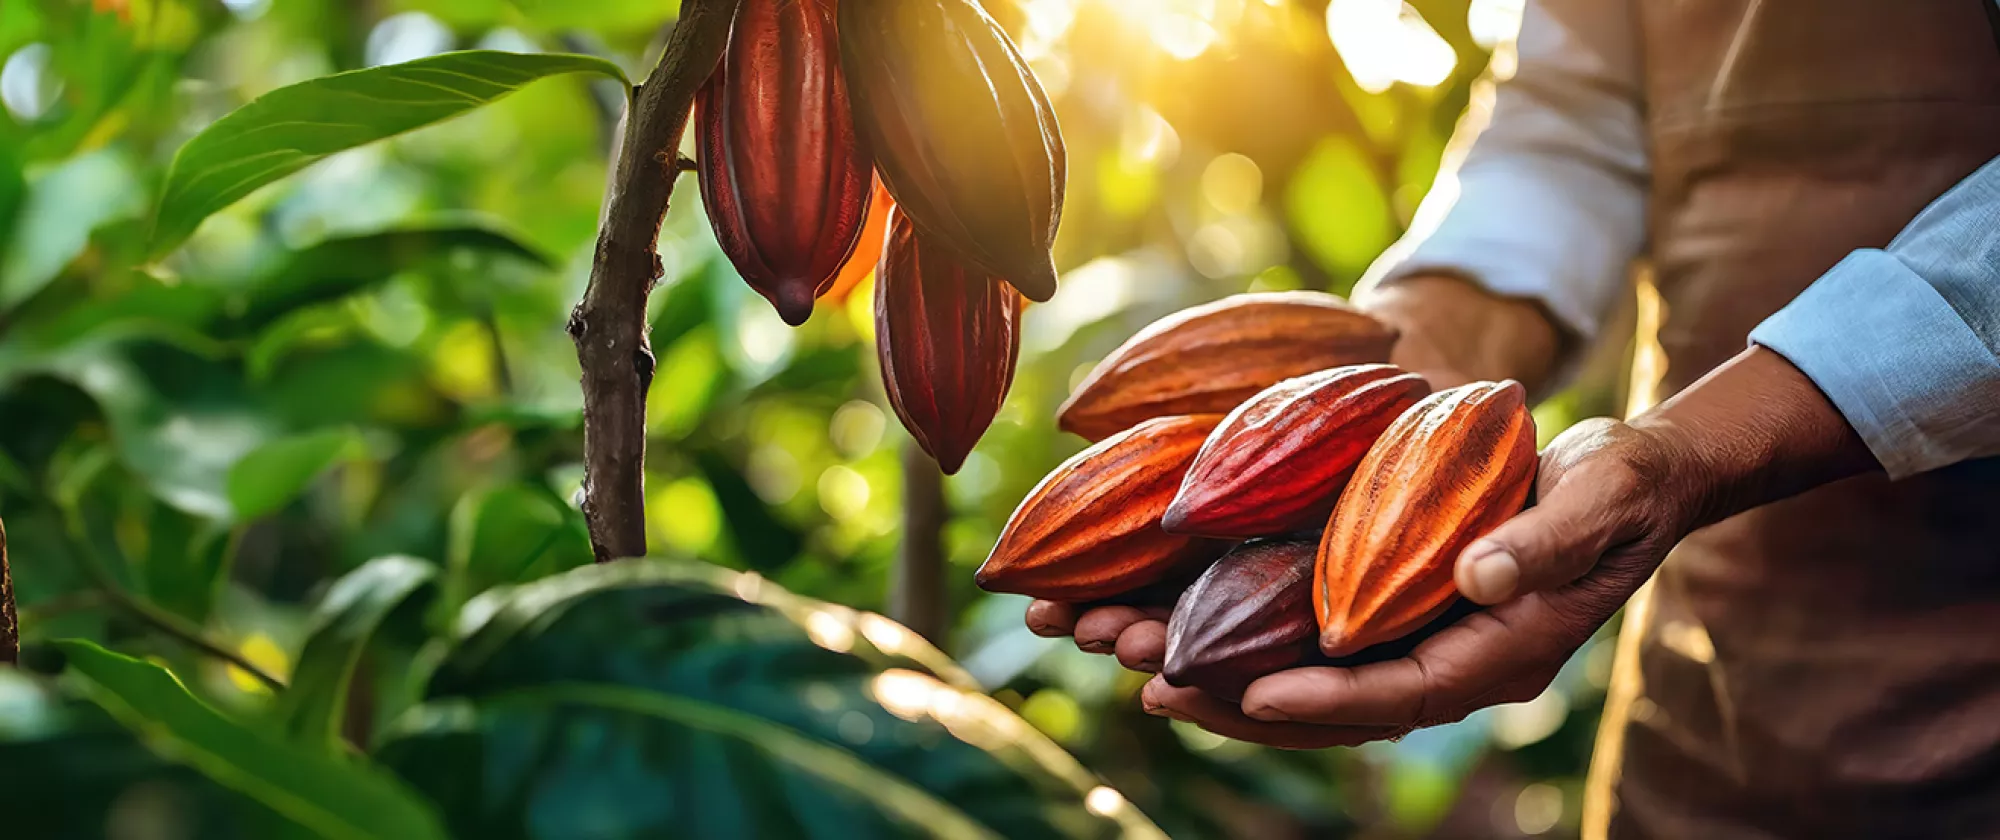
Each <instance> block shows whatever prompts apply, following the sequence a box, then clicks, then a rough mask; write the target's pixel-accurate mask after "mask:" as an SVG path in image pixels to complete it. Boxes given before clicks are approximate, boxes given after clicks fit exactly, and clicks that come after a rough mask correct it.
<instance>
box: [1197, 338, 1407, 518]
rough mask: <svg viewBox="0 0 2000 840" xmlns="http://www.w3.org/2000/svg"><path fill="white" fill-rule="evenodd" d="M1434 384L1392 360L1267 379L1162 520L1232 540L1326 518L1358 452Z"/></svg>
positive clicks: (1206, 450) (1207, 446)
mask: <svg viewBox="0 0 2000 840" xmlns="http://www.w3.org/2000/svg"><path fill="white" fill-rule="evenodd" d="M1430 392H1431V386H1430V383H1428V382H1425V381H1424V378H1423V377H1421V376H1418V375H1416V374H1414V373H1407V372H1405V371H1404V370H1403V369H1402V368H1398V367H1396V366H1394V365H1348V366H1345V367H1337V368H1332V369H1330V370H1323V371H1319V372H1318V373H1309V374H1306V375H1305V376H1297V377H1293V378H1291V379H1287V380H1285V381H1283V382H1280V383H1278V384H1276V385H1273V386H1271V387H1269V388H1266V389H1264V390H1263V391H1262V392H1259V393H1258V394H1257V395H1256V396H1254V397H1251V398H1250V399H1249V401H1247V402H1245V403H1243V404H1242V405H1239V406H1237V407H1236V410H1235V411H1232V412H1230V413H1229V416H1228V418H1226V419H1224V420H1223V421H1222V425H1220V426H1217V427H1216V429H1215V431H1214V432H1212V433H1210V434H1209V436H1208V442H1207V443H1204V444H1203V445H1202V447H1201V453H1200V454H1198V455H1196V456H1195V459H1194V465H1193V466H1190V467H1189V468H1188V474H1187V478H1185V479H1183V480H1182V481H1181V490H1180V495H1178V496H1175V497H1174V502H1173V504H1172V505H1169V506H1168V507H1167V514H1166V516H1165V518H1163V519H1162V520H1161V524H1162V525H1163V526H1164V527H1165V528H1166V529H1167V530H1169V531H1173V532H1175V533H1178V534H1198V535H1201V536H1205V537H1222V538H1231V539H1249V538H1251V537H1257V536H1265V535H1270V534H1282V533H1287V532H1291V531H1297V530H1299V529H1301V528H1317V527H1320V526H1322V525H1324V524H1325V523H1326V518H1327V516H1328V515H1329V514H1331V513H1332V512H1333V505H1334V502H1335V501H1338V500H1339V499H1340V490H1341V488H1343V487H1346V486H1347V480H1348V478H1349V477H1350V476H1352V475H1353V474H1354V466H1355V465H1356V464H1359V463H1360V462H1361V456H1363V455H1365V454H1367V452H1368V448H1369V447H1370V446H1372V445H1373V444H1374V443H1375V440H1376V438H1379V437H1381V435H1382V431H1383V430H1384V429H1387V428H1389V424H1390V423H1393V422H1395V420H1396V418H1397V417H1399V416H1401V415H1402V413H1403V412H1404V411H1405V410H1407V409H1409V407H1410V406H1413V405H1416V404H1417V401H1418V400H1421V399H1423V398H1424V397H1426V396H1429V395H1430Z"/></svg>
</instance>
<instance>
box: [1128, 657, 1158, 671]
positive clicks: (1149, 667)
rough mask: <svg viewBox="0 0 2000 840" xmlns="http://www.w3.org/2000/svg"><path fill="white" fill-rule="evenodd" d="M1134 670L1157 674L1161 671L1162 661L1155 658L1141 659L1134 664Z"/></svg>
mask: <svg viewBox="0 0 2000 840" xmlns="http://www.w3.org/2000/svg"><path fill="white" fill-rule="evenodd" d="M1132 670H1134V671H1144V672H1146V673H1148V674H1157V673H1159V672H1160V663H1159V661H1158V660H1154V659H1141V660H1139V661H1138V662H1136V663H1134V664H1133V665H1132Z"/></svg>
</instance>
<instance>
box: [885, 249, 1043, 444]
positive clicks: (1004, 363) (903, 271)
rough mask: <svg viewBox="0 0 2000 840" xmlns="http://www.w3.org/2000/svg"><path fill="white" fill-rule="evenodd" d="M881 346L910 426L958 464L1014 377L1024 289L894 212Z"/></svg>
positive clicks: (900, 411)
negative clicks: (974, 264) (964, 260)
mask: <svg viewBox="0 0 2000 840" xmlns="http://www.w3.org/2000/svg"><path fill="white" fill-rule="evenodd" d="M875 354H876V358H878V359H880V360H881V362H882V386H883V388H884V389H886V390H887V391H888V393H889V405H890V406H891V407H893V408H894V409H895V410H896V416H897V417H899V418H901V419H902V421H903V426H904V427H905V428H907V429H909V430H910V435H911V436H912V437H915V438H916V439H917V444H918V445H920V446H922V447H923V448H924V451H925V452H928V453H930V455H931V457H932V458H935V459H937V462H938V466H939V467H940V468H942V469H943V470H944V472H945V474H947V475H949V474H951V473H955V472H958V468H959V467H960V466H962V465H964V463H965V456H966V455H968V454H970V453H971V452H972V447H973V445H974V444H977V443H978V442H979V436H980V435H983V434H985V433H986V427H987V426H989V425H991V424H992V423H993V416H994V415H996V414H998V413H1000V403H1001V402H1003V401H1004V400H1006V399H1007V389H1008V388H1009V387H1010V386H1012V385H1013V384H1014V363H1015V362H1016V361H1017V360H1018V359H1019V358H1020V355H1021V295H1020V293H1018V292H1016V291H1014V289H1013V288H1012V287H1010V286H1008V285H1007V284H1005V283H1002V282H1000V280H999V278H996V277H994V276H992V275H990V274H987V273H986V272H984V271H980V270H977V269H968V268H966V267H965V266H963V265H962V264H960V262H959V260H958V255H957V254H955V253H953V252H952V251H951V250H950V249H948V248H945V247H944V246H942V245H938V244H936V243H934V242H930V241H927V240H926V239H925V238H924V236H923V234H920V233H918V232H917V230H916V228H915V227H914V226H912V225H911V224H910V220H909V218H908V217H906V216H904V215H903V214H902V213H901V212H900V211H898V212H896V213H893V214H891V218H890V221H889V241H888V244H887V245H886V246H885V247H884V248H883V250H882V262H881V265H880V267H879V268H877V269H876V271H875Z"/></svg>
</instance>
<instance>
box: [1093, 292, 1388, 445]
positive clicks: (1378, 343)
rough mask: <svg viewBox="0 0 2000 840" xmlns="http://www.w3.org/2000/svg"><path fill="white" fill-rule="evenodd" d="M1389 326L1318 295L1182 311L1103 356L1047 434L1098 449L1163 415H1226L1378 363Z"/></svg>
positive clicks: (1228, 301)
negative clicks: (1313, 377)
mask: <svg viewBox="0 0 2000 840" xmlns="http://www.w3.org/2000/svg"><path fill="white" fill-rule="evenodd" d="M1395 343H1396V331H1395V330H1394V329H1392V328H1390V327H1389V325H1387V324H1384V323H1382V322H1381V321H1378V320H1376V319H1375V318H1373V317H1371V316H1369V315H1367V314H1365V313H1363V312H1361V311H1360V310H1357V309H1355V308H1354V307H1352V306H1349V305H1348V304H1347V302H1346V301H1344V300H1341V299H1340V298H1338V297H1336V296H1334V295H1329V294H1326V293H1324V292H1253V293H1249V294H1240V295H1231V296H1229V297H1226V298H1223V299H1221V300H1218V301H1216V302H1214V303H1209V304H1204V305H1202V306H1196V307H1191V308H1188V309H1183V310H1181V311H1179V312H1176V313H1174V314H1172V315H1168V316H1167V317H1165V318H1161V319H1160V320H1158V321H1154V322H1153V323H1152V324H1151V325H1150V326H1147V327H1146V328H1145V329H1143V330H1140V331H1139V332H1138V334H1136V335H1134V336H1132V338H1131V339H1130V340H1128V341H1126V342H1125V343H1124V344H1122V345H1120V346H1119V347H1118V349H1116V350H1113V351H1111V355H1109V356H1106V357H1104V361H1101V362H1098V363H1097V367H1096V368H1094V369H1092V370H1091V372H1090V376H1089V377H1087V378H1085V379H1084V380H1083V384H1082V385H1079V386H1077V389H1076V392H1075V393H1072V394H1070V397H1069V401H1068V402H1065V403H1063V406H1062V409H1061V410H1060V412H1059V413H1058V414H1057V416H1056V425H1057V426H1059V427H1061V428H1062V429H1063V430H1064V431H1066V432H1070V433H1072V434H1075V435H1079V436H1081V437H1083V438H1085V439H1087V440H1100V439H1102V438H1103V437H1104V436H1105V435H1109V434H1111V433H1113V432H1116V431H1118V430H1120V429H1126V428H1130V427H1131V426H1132V425H1133V424H1135V423H1138V422H1139V421H1141V420H1145V419H1148V418H1152V417H1162V416H1165V415H1170V414H1226V413H1228V412H1229V411H1231V410H1232V409H1235V408H1236V406H1237V405H1239V404H1241V403H1242V402H1243V401H1244V400H1247V399H1249V398H1250V397H1252V396H1254V395H1256V393H1257V392H1259V391H1262V390H1264V389H1265V388H1269V387H1271V386H1272V385H1276V384H1278V383H1279V382H1282V381H1284V380H1286V379H1290V378H1292V377H1294V376H1304V375H1306V374H1308V373H1312V372H1313V371H1318V370H1325V369H1327V368H1333V367H1340V366H1342V365H1355V364H1365V363H1369V362H1386V361H1388V360H1389V348H1390V347H1392V346H1394V345H1395Z"/></svg>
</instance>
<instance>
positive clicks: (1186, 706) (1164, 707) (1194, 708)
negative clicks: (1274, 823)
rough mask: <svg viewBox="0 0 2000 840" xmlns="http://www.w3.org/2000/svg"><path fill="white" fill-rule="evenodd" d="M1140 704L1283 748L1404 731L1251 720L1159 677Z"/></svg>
mask: <svg viewBox="0 0 2000 840" xmlns="http://www.w3.org/2000/svg"><path fill="white" fill-rule="evenodd" d="M1140 703H1141V704H1143V705H1144V706H1145V708H1146V711H1147V712H1148V713H1150V714H1156V715H1161V716H1163V717H1170V718H1173V719H1175V720H1180V721H1186V722H1188V723H1192V724H1194V725H1196V726H1199V727H1201V728H1202V729H1205V730H1208V731H1209V732H1213V733H1215V734H1217V735H1221V736H1223V737H1225V738H1234V739H1236V740H1239V741H1251V742H1254V743H1259V744H1265V745H1268V746H1273V747H1281V748H1284V749H1295V750H1316V749H1325V748H1327V747H1351V746H1355V745H1357V744H1365V743H1368V742H1369V741H1381V740H1386V739H1390V738H1395V737H1397V736H1399V735H1401V734H1402V733H1403V731H1404V730H1402V729H1399V728H1395V727H1379V726H1360V727H1350V726H1313V725H1309V724H1302V723H1267V722H1264V721H1259V720H1251V719H1250V718H1248V717H1246V716H1244V714H1243V710H1242V709H1241V708H1239V707H1238V706H1237V705H1236V704H1235V703H1231V702H1229V701H1227V700H1223V699H1221V698H1219V697H1216V696H1215V695H1213V694H1209V693H1208V692H1205V691H1202V690H1200V689H1197V688H1175V687H1173V686H1170V685H1167V683H1166V680H1164V679H1161V678H1159V677H1154V678H1153V679H1152V680H1151V681H1150V682H1148V683H1146V687H1145V689H1144V690H1142V691H1141V692H1140Z"/></svg>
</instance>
